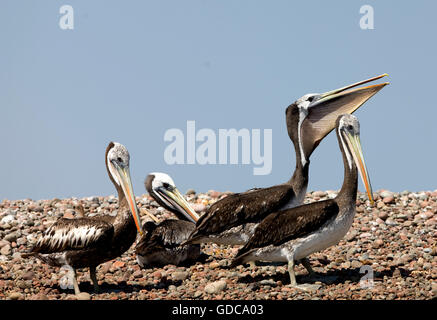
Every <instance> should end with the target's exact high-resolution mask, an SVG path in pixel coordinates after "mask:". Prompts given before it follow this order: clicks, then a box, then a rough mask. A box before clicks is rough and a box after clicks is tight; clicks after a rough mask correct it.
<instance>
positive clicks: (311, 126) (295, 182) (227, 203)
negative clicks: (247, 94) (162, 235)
mask: <svg viewBox="0 0 437 320" xmlns="http://www.w3.org/2000/svg"><path fill="white" fill-rule="evenodd" d="M385 76H387V74H383V75H380V76H377V77H373V78H370V79H367V80H364V81H360V82H357V83H354V84H352V85H349V86H346V87H342V88H339V89H336V90H333V91H329V92H326V93H322V94H315V93H313V94H307V95H304V96H303V97H302V98H300V99H298V100H297V101H296V102H294V103H293V104H291V105H290V106H289V107H288V108H287V109H286V123H287V129H288V135H289V137H290V139H291V141H292V142H293V145H294V149H295V152H296V168H295V170H294V173H293V175H292V177H291V179H290V180H289V181H287V182H285V183H283V184H280V185H276V186H273V187H270V188H260V189H254V190H249V191H247V192H243V193H236V194H233V195H230V196H228V197H226V198H224V199H222V200H220V201H217V202H216V203H214V204H213V205H212V206H211V207H210V208H209V209H208V210H207V212H206V213H205V214H204V215H203V216H202V217H201V218H200V219H199V221H198V222H197V224H196V229H195V230H194V231H193V233H192V234H191V235H190V238H189V239H188V240H187V241H186V243H187V244H189V243H190V244H194V243H202V242H214V243H217V244H227V245H242V244H245V243H246V242H247V240H248V239H249V238H250V237H251V236H252V234H253V232H254V230H255V228H256V226H257V224H258V223H259V222H260V221H261V220H262V219H264V218H265V217H266V216H268V215H269V214H270V213H272V212H276V211H278V210H285V209H288V208H293V207H295V206H297V205H299V204H302V203H303V200H304V198H305V194H306V190H307V186H308V170H309V164H310V160H309V158H310V156H311V154H312V152H313V151H314V149H315V148H316V147H317V146H318V145H319V143H320V141H322V139H323V138H324V137H325V136H326V135H327V134H328V133H329V132H330V131H331V130H333V129H334V128H335V121H336V119H337V117H338V116H339V115H341V114H345V113H348V114H350V113H353V112H354V111H356V110H357V109H358V108H359V107H360V106H361V105H363V104H364V103H365V102H366V101H367V100H368V99H370V98H371V97H372V96H373V95H375V94H376V93H377V92H378V91H379V90H381V89H382V88H383V87H384V86H385V85H387V84H388V83H382V84H376V85H369V86H365V87H358V86H360V85H362V84H365V83H368V82H371V81H374V80H378V79H380V78H382V77H385Z"/></svg>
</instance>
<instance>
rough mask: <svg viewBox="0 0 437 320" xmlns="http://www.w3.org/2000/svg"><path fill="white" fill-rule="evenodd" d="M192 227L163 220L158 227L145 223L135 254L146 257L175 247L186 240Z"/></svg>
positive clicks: (180, 221)
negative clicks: (151, 253) (143, 233)
mask: <svg viewBox="0 0 437 320" xmlns="http://www.w3.org/2000/svg"><path fill="white" fill-rule="evenodd" d="M194 227H195V225H194V223H192V222H189V221H184V220H164V221H163V222H161V223H160V224H159V225H155V224H154V223H153V222H147V223H146V224H145V225H144V227H143V228H144V230H145V231H146V234H145V235H144V236H143V237H142V238H141V240H140V241H139V242H138V244H137V246H136V248H135V253H136V254H139V255H146V254H147V253H150V252H151V251H156V250H161V249H164V248H174V247H177V246H179V245H180V244H181V243H182V242H183V241H185V240H187V239H188V236H189V235H190V233H191V232H192V231H193V230H194Z"/></svg>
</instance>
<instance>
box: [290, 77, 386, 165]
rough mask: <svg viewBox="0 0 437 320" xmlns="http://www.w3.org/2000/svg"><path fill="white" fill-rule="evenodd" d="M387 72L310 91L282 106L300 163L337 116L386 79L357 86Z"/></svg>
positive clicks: (349, 110) (350, 109)
mask: <svg viewBox="0 0 437 320" xmlns="http://www.w3.org/2000/svg"><path fill="white" fill-rule="evenodd" d="M385 76H387V74H383V75H380V76H377V77H373V78H370V79H367V80H363V81H360V82H357V83H354V84H351V85H348V86H346V87H342V88H339V89H336V90H332V91H328V92H325V93H310V94H306V95H304V96H303V97H301V98H299V99H298V100H296V102H294V103H293V104H291V105H290V106H289V107H288V108H287V110H286V121H287V128H288V135H289V136H290V139H291V140H292V141H293V143H294V145H295V148H296V152H299V156H300V159H301V162H302V165H305V164H306V163H307V162H308V160H309V157H310V156H311V154H312V152H313V151H314V149H315V148H316V147H317V146H318V145H319V143H320V141H322V139H323V138H324V137H325V136H326V135H327V134H328V133H329V132H331V130H333V129H334V128H335V125H336V120H337V118H338V116H340V115H342V114H351V113H353V112H355V111H356V110H357V109H358V108H359V107H360V106H362V105H363V104H364V103H365V102H366V101H367V100H369V99H370V98H371V97H372V96H374V95H375V94H376V93H377V92H378V91H379V90H381V89H382V88H383V87H385V86H386V85H387V84H388V82H385V83H381V84H375V85H369V86H365V87H358V86H360V85H362V84H365V83H368V82H371V81H375V80H378V79H381V78H383V77H385Z"/></svg>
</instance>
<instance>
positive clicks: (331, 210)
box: [232, 114, 373, 286]
mask: <svg viewBox="0 0 437 320" xmlns="http://www.w3.org/2000/svg"><path fill="white" fill-rule="evenodd" d="M336 132H337V138H338V143H339V146H340V150H341V152H342V154H343V163H344V181H343V186H342V187H341V190H340V192H339V193H338V195H337V196H336V198H334V199H328V200H324V201H319V202H314V203H310V204H306V205H301V206H298V207H295V208H291V209H287V210H283V211H277V212H274V213H271V214H270V215H268V216H267V218H265V219H264V220H263V221H262V222H261V223H260V224H259V225H258V226H257V227H256V229H255V232H254V234H253V236H252V237H251V238H250V239H249V241H248V242H247V243H246V245H245V246H244V247H242V248H241V249H240V250H239V252H238V254H237V256H236V257H235V258H234V260H233V262H232V266H236V265H238V264H242V263H245V262H251V261H254V260H264V261H273V262H288V272H289V275H290V283H291V285H292V286H296V277H295V274H294V262H295V261H301V260H302V262H303V264H304V266H305V267H306V268H307V269H308V271H310V273H312V269H311V267H310V266H309V261H308V259H307V256H309V255H310V254H312V253H314V252H317V251H321V250H324V249H326V248H328V247H330V246H333V245H335V244H337V243H338V242H339V241H340V240H341V239H342V238H343V237H344V236H345V235H346V233H347V232H348V230H349V228H350V227H351V225H352V222H353V220H354V216H355V212H356V211H355V206H356V198H357V184H358V171H359V172H360V175H361V179H362V180H363V183H364V186H365V188H366V191H367V195H368V197H369V200H370V204H371V205H373V194H372V188H371V185H370V181H369V176H368V173H367V168H366V164H365V162H364V157H363V152H362V149H361V142H360V124H359V122H358V119H357V118H356V117H355V116H353V115H350V114H346V115H341V116H339V117H338V119H337V121H336ZM357 168H358V169H359V170H358V169H357Z"/></svg>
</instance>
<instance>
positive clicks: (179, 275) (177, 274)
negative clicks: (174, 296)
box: [172, 271, 188, 281]
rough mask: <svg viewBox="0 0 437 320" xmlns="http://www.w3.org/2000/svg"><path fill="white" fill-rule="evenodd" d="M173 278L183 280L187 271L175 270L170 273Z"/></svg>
mask: <svg viewBox="0 0 437 320" xmlns="http://www.w3.org/2000/svg"><path fill="white" fill-rule="evenodd" d="M172 278H173V279H174V280H182V281H183V280H185V279H187V278H188V272H186V271H176V272H174V273H173V274H172Z"/></svg>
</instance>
